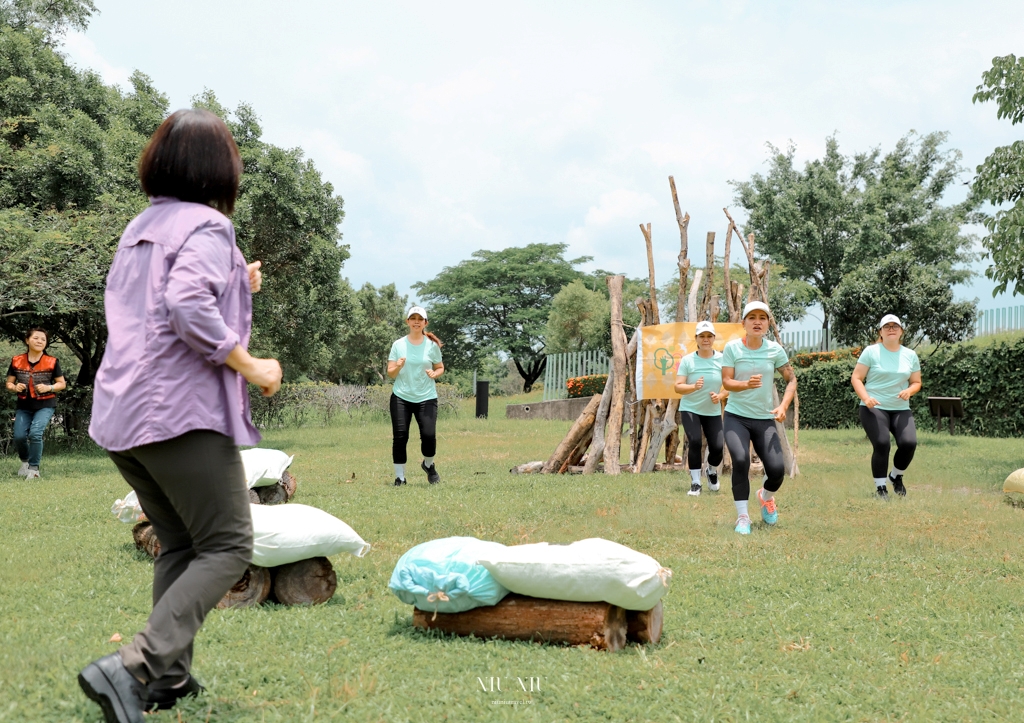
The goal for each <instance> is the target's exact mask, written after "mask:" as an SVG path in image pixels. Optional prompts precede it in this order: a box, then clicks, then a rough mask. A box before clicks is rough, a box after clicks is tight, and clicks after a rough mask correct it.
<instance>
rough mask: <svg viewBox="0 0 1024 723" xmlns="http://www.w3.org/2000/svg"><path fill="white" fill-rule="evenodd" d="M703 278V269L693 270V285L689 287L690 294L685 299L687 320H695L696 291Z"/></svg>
mask: <svg viewBox="0 0 1024 723" xmlns="http://www.w3.org/2000/svg"><path fill="white" fill-rule="evenodd" d="M703 278H704V270H703V269H697V270H696V271H694V272H693V286H691V287H690V295H689V297H688V298H687V300H686V320H687V321H697V292H698V291H700V281H701V279H703Z"/></svg>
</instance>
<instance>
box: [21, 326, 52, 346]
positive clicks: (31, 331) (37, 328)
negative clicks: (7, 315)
mask: <svg viewBox="0 0 1024 723" xmlns="http://www.w3.org/2000/svg"><path fill="white" fill-rule="evenodd" d="M37 331H39V332H42V334H43V336H45V337H46V344H47V346H49V344H50V332H48V331H47V330H46V329H44V328H43V327H41V326H33V327H32V328H31V329H29V330H28V331H26V332H25V338H24V339H23V341H26V342H27V341H28V340H29V339H30V338H31V337H32V335H33V334H35V333H36V332H37Z"/></svg>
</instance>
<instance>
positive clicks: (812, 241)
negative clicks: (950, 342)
mask: <svg viewBox="0 0 1024 723" xmlns="http://www.w3.org/2000/svg"><path fill="white" fill-rule="evenodd" d="M945 140H946V134H945V133H929V134H927V135H924V136H918V135H916V134H915V133H910V134H908V135H906V136H904V137H903V138H902V139H900V141H899V142H897V144H896V147H895V148H894V149H893V150H892V151H890V152H889V153H886V154H885V155H882V153H881V150H880V149H878V148H875V149H873V150H871V151H869V152H867V153H860V154H855V155H854V156H852V157H847V156H844V155H842V154H841V153H840V152H839V144H838V142H837V141H836V139H835V138H834V137H832V138H829V139H827V141H826V148H825V155H824V157H823V158H821V159H815V160H812V161H809V162H808V163H806V164H805V166H804V169H803V170H802V171H801V170H799V169H797V168H796V166H795V153H796V149H795V147H793V146H790V147H789V148H788V149H787V150H786V151H785V152H782V151H780V150H779V149H778V148H775V147H773V146H769V148H770V149H771V160H770V168H769V171H768V173H767V174H765V175H761V174H755V175H754V176H753V177H752V178H751V179H750V180H749V181H743V182H734V183H733V186H734V187H735V189H736V200H737V202H738V203H739V204H740V205H741V206H742V207H743V208H744V209H746V210H747V212H748V219H747V223H746V230H747V231H753V232H754V233H755V234H756V239H757V246H756V250H757V251H758V253H760V254H764V255H766V256H768V257H769V258H771V259H772V260H773V261H775V262H777V263H780V264H781V265H783V266H784V267H785V272H786V274H785V275H786V276H787V277H788V278H790V279H799V280H803V281H805V282H807V283H809V284H811V285H812V286H813V287H814V288H815V291H816V292H817V295H818V300H819V301H821V302H822V305H823V307H824V309H825V310H826V311H825V315H824V317H825V318H824V324H823V326H824V327H825V328H826V329H827V328H828V326H829V320H830V314H831V312H830V311H828V310H829V309H833V308H834V305H832V304H830V303H829V301H830V300H831V298H832V295H833V294H834V292H835V290H836V288H837V287H838V286H839V284H840V283H841V281H842V279H843V277H844V276H845V275H846V274H848V273H850V272H852V271H853V270H855V269H856V268H858V267H859V266H860V265H861V264H865V263H869V262H872V261H873V260H875V259H879V258H885V257H887V256H889V255H890V254H893V253H896V252H908V253H910V254H912V255H913V257H914V258H915V259H917V262H918V263H919V264H921V265H923V266H925V267H927V268H928V270H929V272H930V273H931V274H933V275H934V276H935V277H936V278H937V279H938V280H940V281H942V282H943V283H945V284H946V285H947V286H948V285H951V284H955V283H960V282H963V281H965V280H967V279H968V278H970V276H971V272H970V271H969V270H968V269H966V268H964V267H963V266H962V264H964V263H965V262H968V261H971V260H972V259H973V255H972V253H971V251H970V249H971V241H972V239H971V237H970V236H969V235H967V234H965V233H963V232H962V230H961V227H962V226H963V224H965V223H966V222H968V221H971V220H973V218H974V215H973V212H972V210H973V208H974V206H975V205H976V204H975V202H974V201H971V200H968V201H965V202H964V203H960V204H952V205H944V204H943V203H942V199H943V195H944V194H945V192H946V191H947V190H948V189H949V188H950V186H951V185H952V184H953V183H954V182H955V181H956V179H957V178H958V177H959V175H960V173H961V168H960V167H959V165H958V163H959V161H960V157H961V155H960V152H959V151H956V150H943V149H942V145H943V143H945Z"/></svg>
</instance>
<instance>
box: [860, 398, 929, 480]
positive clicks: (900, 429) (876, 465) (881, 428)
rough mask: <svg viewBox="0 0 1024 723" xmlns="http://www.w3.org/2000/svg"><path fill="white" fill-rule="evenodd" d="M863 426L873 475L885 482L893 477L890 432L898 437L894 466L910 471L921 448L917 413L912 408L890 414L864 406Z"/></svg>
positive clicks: (861, 417)
mask: <svg viewBox="0 0 1024 723" xmlns="http://www.w3.org/2000/svg"><path fill="white" fill-rule="evenodd" d="M860 423H861V425H862V426H863V427H864V431H865V432H867V433H868V439H870V440H871V446H872V447H874V448H875V449H874V451H873V452H872V453H871V476H872V477H874V478H875V479H881V478H882V477H885V476H886V475H888V474H889V433H890V432H891V433H892V436H894V437H895V438H896V455H895V456H894V457H893V459H892V465H893V467H895V468H896V469H906V468H907V467H909V466H910V463H911V462H912V461H913V459H914V451H915V450H916V449H917V426H916V425H915V424H914V413H913V412H911V411H910V410H909V409H900V410H899V411H895V412H890V411H887V410H885V409H879V408H878V407H875V408H874V409H868V408H867V407H865V406H864V405H861V407H860Z"/></svg>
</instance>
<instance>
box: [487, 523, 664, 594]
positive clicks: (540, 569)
mask: <svg viewBox="0 0 1024 723" xmlns="http://www.w3.org/2000/svg"><path fill="white" fill-rule="evenodd" d="M478 562H479V563H480V564H481V565H483V566H484V567H486V568H487V569H488V570H490V572H491V574H492V575H493V576H494V579H495V580H497V581H498V582H500V583H501V584H502V585H504V586H505V587H507V588H508V589H509V590H511V591H512V592H515V593H519V594H520V595H529V596H531V597H540V598H549V599H553V600H572V601H575V602H600V601H604V602H607V603H610V604H612V605H618V606H619V607H621V608H625V609H626V610H650V609H651V608H653V607H654V606H655V605H656V604H657V603H658V600H660V599H661V596H662V595H664V594H665V591H666V590H668V581H669V580H670V579H671V577H672V571H671V570H669V569H668V568H664V567H662V566H661V565H659V564H658V561H657V560H655V559H654V558H653V557H650V556H648V555H644V554H643V553H640V552H637V551H636V550H631V549H629V548H628V547H626V546H624V545H620V544H618V543H617V542H611V541H610V540H602V539H601V538H591V539H589V540H580V541H579V542H574V543H572V544H570V545H549V544H548V543H546V542H539V543H537V544H533V545H513V546H511V547H506V548H505V549H503V550H495V551H494V552H492V553H490V554H489V555H488V556H487V557H483V558H480V559H479V560H478Z"/></svg>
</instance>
